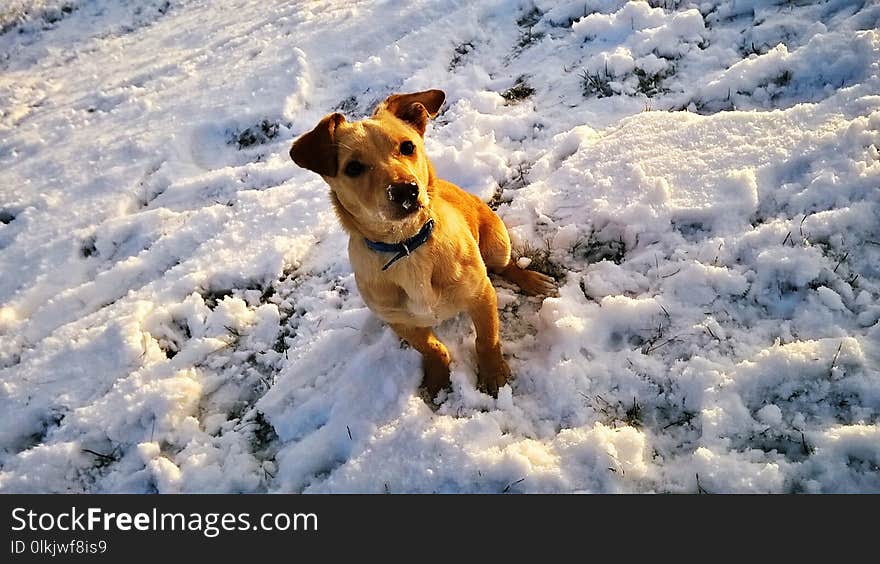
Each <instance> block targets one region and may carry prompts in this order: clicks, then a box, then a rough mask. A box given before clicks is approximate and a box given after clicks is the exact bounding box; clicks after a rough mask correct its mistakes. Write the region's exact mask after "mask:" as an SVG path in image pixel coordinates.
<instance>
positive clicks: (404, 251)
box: [364, 219, 434, 270]
mask: <svg viewBox="0 0 880 564" xmlns="http://www.w3.org/2000/svg"><path fill="white" fill-rule="evenodd" d="M433 231H434V220H433V219H429V220H428V221H426V222H425V224H424V225H423V226H422V228H421V229H419V232H418V233H416V234H415V235H413V236H412V237H410V238H409V239H407V240H406V241H401V242H400V243H379V242H377V241H370V240H369V239H367V238H366V237H364V242H365V243H366V244H367V246H368V247H369V248H371V249H373V250H374V251H378V252H380V253H397V254H396V255H394V258H392V259H391V260H389V261H388V262H387V263H386V264H385V266H383V267H382V270H388V267H389V266H391V265H392V264H394V263H395V262H397V261H399V260H400V259H402V258H403V257H408V256H409V255H410V253H412V252H413V251H414V250H416V249H418V248H419V247H421V246H422V245H424V244H425V243H427V242H428V239H430V238H431V232H433Z"/></svg>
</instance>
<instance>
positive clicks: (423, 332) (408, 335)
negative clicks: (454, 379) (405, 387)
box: [391, 324, 449, 398]
mask: <svg viewBox="0 0 880 564" xmlns="http://www.w3.org/2000/svg"><path fill="white" fill-rule="evenodd" d="M391 328H392V329H394V332H395V333H397V335H398V336H399V337H400V338H401V339H403V340H404V341H406V342H407V343H409V345H410V346H411V347H412V348H414V349H416V350H417V351H419V352H420V353H422V369H423V371H424V378H423V380H422V387H423V388H424V389H425V391H426V392H428V395H430V397H431V398H434V397H436V396H437V394H438V393H439V392H440V390H442V389H443V388H445V387H446V386H448V385H449V351H448V350H446V345H444V344H443V343H441V342H440V341H439V340H438V339H437V337H436V336H434V332H433V331H432V330H431V328H430V327H409V326H406V325H396V324H392V325H391Z"/></svg>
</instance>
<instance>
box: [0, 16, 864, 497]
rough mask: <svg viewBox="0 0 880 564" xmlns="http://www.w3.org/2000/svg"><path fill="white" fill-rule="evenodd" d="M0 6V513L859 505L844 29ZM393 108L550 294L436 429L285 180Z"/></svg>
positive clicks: (306, 202)
mask: <svg viewBox="0 0 880 564" xmlns="http://www.w3.org/2000/svg"><path fill="white" fill-rule="evenodd" d="M3 6H4V7H0V31H2V34H0V171H2V175H0V180H2V182H0V268H2V274H0V413H2V415H3V423H2V425H0V490H2V491H4V492H21V491H36V492H123V491H125V492H157V491H158V492H178V491H184V492H209V491H210V492H300V491H304V492H391V493H398V492H509V493H521V492H690V493H696V492H709V493H716V492H844V491H845V492H880V323H878V321H880V301H878V298H880V68H878V65H880V63H878V61H880V30H878V28H880V4H878V3H877V2H874V1H871V0H859V1H851V0H827V1H815V2H810V1H799V0H787V1H786V0H779V1H774V0H705V1H703V2H689V1H687V0H684V1H679V0H654V1H652V2H626V1H624V0H576V1H561V2H551V1H545V0H538V1H535V2H534V3H532V2H530V1H528V0H491V1H483V2H469V1H451V0H448V1H422V0H412V1H410V2H407V3H405V5H404V4H401V3H398V2H388V1H386V2H381V1H377V2H359V1H353V0H345V1H336V0H334V1H324V2H264V1H258V0H225V1H223V2H214V1H209V0H138V1H135V0H12V1H11V2H9V1H8V2H5V3H4V4H3ZM401 6H404V7H401ZM426 88H442V89H443V90H445V91H446V93H447V96H448V98H447V105H446V108H445V110H444V112H443V113H442V114H441V116H440V117H439V118H438V120H437V121H436V122H434V123H433V124H432V126H430V127H429V130H428V133H427V138H428V139H427V149H428V151H429V155H430V157H431V158H432V160H433V162H434V164H435V167H436V168H437V171H438V173H439V174H440V175H441V176H442V177H445V178H447V179H449V180H451V181H453V182H456V183H458V184H459V185H461V186H463V187H464V188H466V189H468V190H470V191H472V192H473V193H475V194H477V195H479V196H481V197H483V198H484V199H486V200H487V201H490V202H491V203H492V205H493V206H497V211H498V213H499V214H500V215H501V217H502V218H503V219H504V220H505V222H506V223H507V224H508V225H509V226H510V230H511V232H512V234H513V236H514V238H515V239H516V240H517V241H518V243H519V246H520V250H521V252H522V253H523V254H524V255H526V256H528V257H530V258H531V259H532V262H533V265H534V266H535V267H537V268H539V269H544V270H545V271H548V272H549V273H551V274H553V275H555V276H557V277H558V278H559V280H560V286H561V294H560V296H559V297H558V298H548V299H545V300H543V301H541V300H538V299H536V298H526V297H524V296H522V295H519V294H517V293H515V292H513V291H512V290H511V289H510V288H509V287H503V286H502V285H501V284H503V283H499V286H498V293H499V302H500V307H501V308H502V309H501V316H502V325H503V339H504V346H505V352H506V354H507V356H508V358H509V361H510V365H511V368H512V369H513V372H514V374H515V379H514V381H513V383H512V385H511V386H509V387H506V388H504V389H502V391H501V392H500V393H499V397H498V399H497V400H496V399H493V398H491V397H488V396H486V395H483V394H481V393H479V392H478V391H477V390H476V389H475V381H476V375H475V366H476V363H475V359H474V358H473V354H474V353H473V352H472V346H473V340H474V334H473V330H472V328H471V326H470V323H469V322H468V321H467V320H466V319H464V318H461V319H455V320H451V321H450V322H447V323H446V324H444V325H442V326H441V327H440V328H439V331H438V334H439V335H440V336H441V338H442V339H443V340H444V341H445V342H446V343H447V345H448V346H449V348H450V351H451V352H452V354H453V356H454V358H455V361H454V364H453V389H452V391H451V392H450V393H449V394H447V395H444V396H443V397H442V398H441V402H440V404H439V405H435V406H433V407H434V409H432V407H430V406H428V405H427V404H426V403H425V402H424V401H422V400H421V399H420V398H419V397H418V395H417V386H418V383H419V380H420V378H421V375H420V369H419V357H418V355H417V353H415V352H414V351H412V350H410V349H408V348H405V347H402V346H401V345H400V342H399V340H398V339H397V338H395V336H394V335H393V333H392V332H391V331H390V330H389V329H388V328H387V327H385V326H384V325H383V324H382V323H381V322H380V321H378V320H377V318H376V317H375V316H373V315H372V314H371V313H370V311H369V310H367V309H366V308H365V306H364V304H363V301H362V300H361V298H360V296H359V295H358V292H357V289H356V287H355V284H354V279H353V275H352V273H351V268H350V267H349V264H348V261H347V256H346V250H345V249H346V236H345V235H344V234H343V233H342V231H341V230H340V228H339V227H338V225H337V223H336V220H335V218H334V215H333V213H332V211H331V209H330V206H329V201H328V198H327V196H326V187H325V185H324V184H323V182H322V181H321V179H320V178H318V177H317V176H316V175H314V174H312V173H309V172H308V171H305V170H303V169H300V168H297V167H296V166H295V165H294V164H293V163H292V162H291V161H290V160H289V157H288V154H287V152H288V148H289V144H290V142H291V141H292V140H293V139H294V138H295V137H296V136H297V135H299V134H300V133H302V132H304V131H306V130H308V129H310V128H311V127H312V126H313V125H314V124H315V123H316V122H317V121H318V119H320V117H321V116H323V115H324V114H326V113H329V112H330V111H333V110H338V111H342V112H344V113H345V114H346V115H347V116H349V117H350V118H357V117H360V116H363V115H364V114H366V113H368V112H370V111H371V109H372V107H373V106H374V105H375V103H377V102H378V101H380V100H381V99H383V98H384V97H385V96H386V95H388V94H389V93H391V92H396V91H398V92H399V91H412V90H420V89H426Z"/></svg>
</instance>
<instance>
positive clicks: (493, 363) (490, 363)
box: [468, 276, 510, 397]
mask: <svg viewBox="0 0 880 564" xmlns="http://www.w3.org/2000/svg"><path fill="white" fill-rule="evenodd" d="M468 314H469V315H470V316H471V319H472V320H473V322H474V329H476V331H477V342H476V348H477V365H478V367H479V374H477V384H478V386H479V388H480V389H481V390H483V391H485V392H487V393H489V394H491V395H492V396H493V397H497V396H498V388H500V387H502V386H503V385H504V384H506V383H507V379H508V378H509V377H510V368H508V366H507V362H505V360H504V358H503V357H502V356H501V340H500V338H499V335H498V296H497V295H496V294H495V288H493V287H492V283H491V282H490V281H489V277H488V276H487V277H486V280H485V283H484V284H483V287H482V288H481V289H480V292H479V293H478V294H477V297H476V299H474V301H473V302H472V303H471V306H470V308H468Z"/></svg>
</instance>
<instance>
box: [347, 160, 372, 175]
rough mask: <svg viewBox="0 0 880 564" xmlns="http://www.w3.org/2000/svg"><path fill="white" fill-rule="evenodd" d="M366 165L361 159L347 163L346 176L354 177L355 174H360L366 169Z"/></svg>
mask: <svg viewBox="0 0 880 564" xmlns="http://www.w3.org/2000/svg"><path fill="white" fill-rule="evenodd" d="M366 168H367V167H366V166H365V165H364V163H362V162H360V161H351V162H349V163H348V164H347V165H345V176H350V177H352V178H354V177H355V176H360V175H361V173H363V172H364V170H366Z"/></svg>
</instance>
